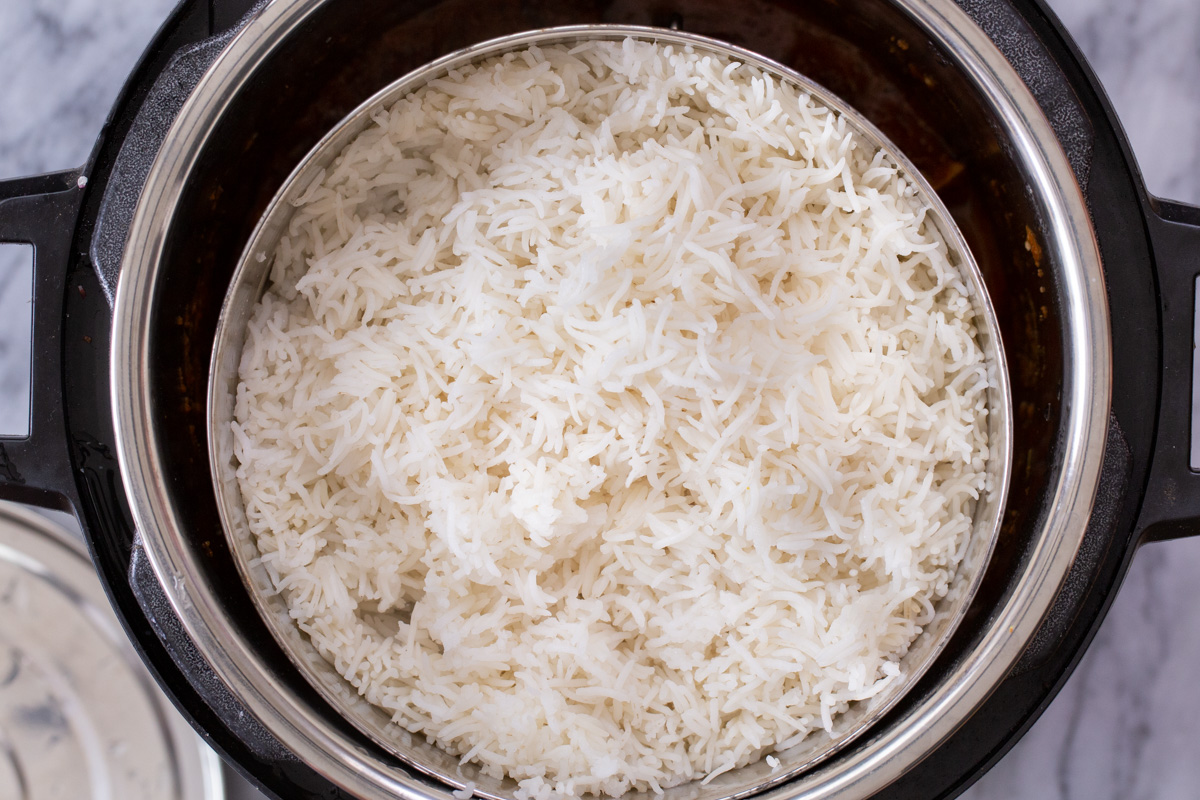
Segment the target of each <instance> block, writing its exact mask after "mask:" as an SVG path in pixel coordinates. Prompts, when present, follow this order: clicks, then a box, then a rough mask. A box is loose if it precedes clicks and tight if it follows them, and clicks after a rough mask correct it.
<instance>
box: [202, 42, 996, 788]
mask: <svg viewBox="0 0 1200 800" xmlns="http://www.w3.org/2000/svg"><path fill="white" fill-rule="evenodd" d="M627 37H632V38H635V39H638V40H643V41H650V42H655V43H657V44H659V45H661V46H667V45H674V46H676V47H692V48H694V49H695V50H696V51H699V52H710V53H713V54H714V55H718V56H722V57H727V58H729V59H731V60H734V61H740V62H744V63H748V64H750V65H753V66H756V67H758V68H760V69H762V70H763V71H765V72H767V73H769V74H773V75H775V76H776V77H777V78H779V79H781V80H786V81H789V82H791V83H792V84H793V85H795V86H797V87H799V88H800V89H801V90H802V91H803V92H805V93H807V94H809V95H810V96H812V97H813V99H814V100H815V101H816V102H818V103H819V104H821V105H823V106H826V107H827V108H830V109H833V110H835V111H837V112H838V113H839V114H840V115H841V116H842V117H843V118H844V119H845V120H846V121H847V122H848V123H849V125H850V126H851V127H852V128H853V129H854V131H855V133H856V135H857V136H858V137H859V138H860V140H861V141H862V142H863V143H864V144H865V145H866V146H867V147H869V148H872V149H881V150H883V151H884V152H886V153H887V154H888V156H889V157H890V158H891V159H892V160H893V161H895V162H896V163H897V164H898V165H899V166H900V169H901V171H902V173H903V174H904V176H905V178H906V179H907V180H909V181H910V182H911V183H912V184H914V185H915V186H916V187H917V189H918V193H919V198H920V201H921V202H922V204H924V205H926V206H928V209H929V210H928V212H927V216H926V219H927V220H928V221H929V222H930V224H932V225H934V226H935V228H936V229H937V230H938V231H939V233H940V235H941V237H942V239H943V240H944V241H945V242H946V243H947V247H948V249H949V252H950V256H951V261H952V262H953V263H955V265H956V266H957V267H958V269H959V271H960V272H961V273H962V275H963V278H964V280H965V283H966V284H967V286H968V288H969V289H970V291H971V298H972V302H973V303H974V310H975V315H976V320H977V324H978V327H979V333H978V340H979V342H980V344H981V346H982V348H983V350H984V353H985V357H986V363H987V368H988V374H989V378H990V383H991V388H990V391H989V394H988V439H989V443H990V456H989V460H988V484H989V486H990V491H989V492H988V493H987V494H985V495H984V496H983V497H981V498H980V501H979V503H978V504H977V506H976V511H975V518H974V526H973V530H972V533H971V536H970V538H969V541H968V543H967V547H966V549H965V553H964V558H963V562H962V563H961V565H960V566H959V569H958V571H957V573H956V575H955V577H954V580H953V582H952V584H951V590H950V592H949V594H947V596H946V597H944V598H942V599H941V600H940V601H939V602H938V603H937V604H936V606H935V612H936V615H935V618H934V620H933V621H932V622H931V623H930V624H929V625H927V626H925V630H924V632H923V633H922V634H921V636H920V637H918V639H917V640H916V641H915V642H914V644H913V646H912V648H911V649H910V650H909V652H908V653H907V654H906V655H905V656H904V658H903V659H902V660H901V662H900V665H901V669H902V671H903V676H904V677H903V679H902V680H898V681H896V682H895V683H893V684H891V685H890V686H889V687H887V689H886V690H885V691H883V692H881V693H880V694H878V695H876V696H875V697H873V698H872V699H870V700H869V701H866V702H859V703H855V704H854V705H852V706H851V708H850V710H849V711H847V712H846V713H844V714H842V715H840V716H839V717H837V718H836V721H835V725H834V728H833V730H832V731H831V732H826V731H823V730H822V731H818V732H815V733H813V734H811V735H810V736H809V737H807V738H806V739H805V740H804V741H803V742H802V743H801V744H798V745H796V746H794V747H792V748H790V749H788V750H783V751H779V752H775V753H774V754H775V756H776V757H777V758H778V759H779V760H780V762H781V766H780V768H779V769H772V768H771V767H770V766H768V765H767V764H765V763H761V762H760V763H757V764H752V765H748V766H746V767H744V768H742V769H738V770H733V771H731V772H728V773H725V774H723V775H720V776H718V777H717V778H715V779H714V780H712V781H710V782H709V783H707V784H705V785H699V784H698V783H697V784H696V785H687V786H681V787H679V788H678V789H676V790H673V791H671V792H668V794H669V795H671V796H672V797H674V796H680V797H682V796H688V797H693V796H694V797H698V798H705V800H707V799H708V798H713V800H716V799H717V798H731V797H740V796H744V795H746V794H749V793H752V792H756V791H760V790H761V789H763V788H766V787H769V786H774V785H777V784H780V783H783V782H786V781H788V780H790V779H791V778H792V777H794V776H795V775H796V774H798V773H799V772H801V771H803V770H805V769H807V768H809V767H811V766H812V765H813V764H815V763H817V762H819V761H820V760H822V759H824V758H827V757H828V756H830V755H832V754H833V753H834V752H836V751H837V750H839V749H840V748H842V747H844V746H845V745H847V744H848V743H849V742H851V741H852V740H853V739H854V738H855V737H857V736H859V735H860V734H861V733H863V731H865V730H866V729H867V728H868V727H869V726H870V725H871V723H873V722H874V721H875V720H877V719H878V718H879V717H881V716H882V715H883V714H885V713H886V712H887V711H888V710H890V709H891V708H892V707H893V706H894V705H895V704H896V702H897V701H898V700H899V699H900V698H901V697H903V695H904V693H905V692H906V691H907V690H908V689H909V687H911V686H912V685H913V684H915V683H916V682H917V681H918V680H919V679H920V678H921V676H922V675H924V673H925V672H926V670H927V669H928V667H929V665H930V664H931V663H932V662H933V660H934V659H935V658H936V657H937V655H938V654H939V653H940V652H941V651H942V649H943V648H944V646H945V644H946V642H947V640H948V639H949V637H950V636H951V635H952V634H953V632H954V630H955V628H956V627H957V626H958V623H959V622H960V620H961V619H962V617H963V614H964V613H965V612H966V610H967V608H968V606H969V605H970V602H971V599H972V598H973V597H974V595H975V590H976V589H977V588H978V586H979V582H980V580H981V578H982V576H983V572H984V568H985V566H986V564H987V560H988V557H989V556H990V554H991V551H992V548H993V546H994V545H995V542H996V538H997V534H998V529H999V525H1000V519H1001V515H1002V511H1003V508H1004V498H1005V494H1006V492H1007V487H1008V480H1009V472H1010V470H1009V452H1010V451H1011V439H1012V430H1011V426H1010V420H1011V416H1012V409H1011V403H1010V395H1009V388H1008V370H1007V366H1006V362H1005V358H1004V353H1003V349H1002V347H1001V341H1000V330H999V325H998V324H997V321H996V315H995V311H994V310H993V308H992V304H991V301H990V299H989V297H988V294H987V291H986V287H985V286H984V282H983V278H982V276H981V275H980V273H979V268H978V266H977V265H976V263H975V261H974V259H973V258H972V257H971V253H970V250H969V248H968V247H967V244H966V241H965V240H964V239H963V236H962V233H961V232H960V231H959V230H958V227H957V226H956V225H955V224H954V221H953V219H952V218H951V216H950V214H949V212H948V211H947V210H946V208H945V206H944V205H943V204H942V203H941V201H940V200H939V199H938V197H937V195H936V194H935V193H934V191H933V189H932V187H930V186H929V184H928V182H927V181H926V180H925V178H924V177H922V176H921V174H920V173H919V172H918V171H917V169H916V168H915V167H914V166H913V165H912V164H911V163H910V162H909V161H908V159H907V158H906V157H905V156H904V155H903V154H902V153H900V152H899V150H898V149H897V148H896V147H895V146H894V145H893V144H892V143H891V142H889V141H888V140H887V139H886V137H884V135H883V134H882V133H881V132H880V131H879V130H878V129H877V128H875V127H874V126H873V125H871V123H869V122H868V121H867V120H866V119H864V118H863V117H862V116H861V115H860V114H858V112H856V111H855V110H854V109H852V108H850V107H849V106H848V105H847V104H846V103H845V102H843V101H842V100H840V99H839V98H837V97H835V96H833V95H832V94H831V93H830V92H828V91H827V90H825V89H824V88H822V87H820V86H818V85H816V84H815V83H813V82H812V81H811V80H809V79H807V78H805V77H803V76H802V75H799V74H798V73H796V72H794V71H792V70H790V69H788V68H787V67H785V66H783V65H781V64H778V63H775V62H772V61H769V60H767V59H765V58H763V57H761V56H758V55H756V54H754V53H751V52H749V51H746V50H744V49H741V48H737V47H733V46H731V45H728V44H725V43H723V42H718V41H715V40H713V39H709V38H705V37H702V36H697V35H695V34H690V33H685V32H681V31H670V30H662V29H655V28H644V27H637V26H621V25H586V26H572V27H565V28H554V29H549V30H539V31H530V32H527V33H521V34H517V35H514V36H506V37H503V38H500V39H496V40H493V41H489V42H484V43H481V44H479V45H477V46H475V47H470V48H467V49H465V50H462V51H459V52H456V53H452V54H450V55H448V56H445V57H444V58H441V59H438V60H437V61H434V62H432V63H430V64H429V65H427V66H425V67H423V68H421V69H418V70H416V71H415V72H412V73H410V74H408V75H406V76H404V77H402V78H401V79H399V80H398V81H396V82H395V83H393V84H392V85H391V86H388V87H387V88H385V89H383V90H382V91H380V92H378V93H377V94H376V95H375V96H373V97H371V98H370V99H368V100H367V101H366V102H364V103H363V104H362V105H360V106H359V107H358V108H357V109H356V110H355V111H354V112H353V113H351V114H350V115H349V116H348V117H347V118H346V119H345V120H343V121H342V123H340V124H339V125H337V126H336V127H335V128H334V129H333V130H332V131H331V132H330V133H329V134H328V135H327V136H326V137H325V138H324V139H322V140H321V141H320V142H319V143H318V144H317V146H316V147H315V148H313V150H312V151H311V152H310V153H309V154H308V156H307V157H306V158H305V159H304V160H303V162H301V164H300V165H299V166H298V167H297V168H296V169H295V170H294V171H293V172H292V174H291V175H290V176H289V177H288V179H287V181H286V182H285V183H284V185H283V187H282V188H280V190H279V191H278V193H277V194H276V195H275V197H274V199H273V200H272V201H271V204H270V206H269V207H268V210H267V213H266V214H265V215H264V216H263V218H262V220H261V222H260V223H259V225H258V227H257V228H256V229H255V231H254V234H253V236H252V237H251V240H250V242H249V243H248V244H247V246H246V249H245V251H244V252H243V254H242V258H241V261H240V263H239V264H238V267H237V270H236V272H235V273H234V276H233V279H232V282H231V284H230V287H229V290H228V293H227V295H226V301H225V306H224V309H223V311H222V314H221V318H220V321H219V322H218V325H217V333H216V339H215V342H214V346H213V357H212V360H211V374H210V377H209V395H208V422H209V426H208V435H209V454H210V460H211V466H212V471H213V483H214V486H215V488H216V492H217V498H218V504H219V508H220V512H221V515H222V519H223V523H224V528H225V531H226V534H227V536H228V542H229V547H230V549H231V551H232V552H233V554H234V558H235V561H236V563H237V567H238V570H239V572H240V573H241V575H242V578H243V580H244V581H245V582H246V583H247V585H248V586H250V587H251V590H252V591H251V596H252V598H253V600H254V602H255V604H256V606H257V607H258V610H259V613H260V614H262V616H263V618H264V620H266V622H267V624H268V626H269V628H270V630H271V632H272V634H273V635H274V636H275V638H276V639H277V640H278V642H279V644H280V645H281V647H282V648H283V649H284V651H285V652H286V653H287V654H288V656H289V658H290V659H291V660H292V662H293V664H294V665H295V666H296V668H297V669H299V670H300V671H301V672H302V673H303V674H304V676H305V678H306V679H307V680H308V681H309V682H310V683H311V684H312V685H313V686H314V687H315V688H316V689H317V690H318V691H319V692H320V693H321V695H322V696H323V697H324V698H325V700H326V701H327V702H329V703H330V704H331V705H332V706H334V707H335V708H338V709H340V710H342V712H343V713H344V714H345V716H346V718H347V719H348V720H349V721H350V722H351V723H352V724H353V725H354V726H355V727H357V728H358V729H359V730H361V731H362V732H363V733H365V734H367V735H368V736H369V737H371V738H372V739H373V740H374V741H375V742H377V743H378V744H380V745H381V746H383V747H385V748H387V749H388V750H390V751H391V752H393V753H394V754H396V755H397V756H399V757H400V758H402V759H404V760H405V761H407V762H408V763H409V764H411V765H412V766H414V767H416V768H417V769H420V770H422V771H424V772H427V773H429V774H430V775H431V776H433V777H436V778H438V779H439V780H441V781H442V782H444V783H446V784H449V785H451V786H454V787H456V788H461V787H462V786H464V785H465V784H466V783H468V782H469V783H471V784H474V786H475V793H476V794H477V795H480V796H485V797H489V798H494V799H495V800H501V798H509V797H511V796H512V793H513V791H514V790H515V789H516V784H515V783H514V782H512V781H511V780H505V781H499V780H497V779H495V778H492V777H490V776H488V775H484V774H482V773H481V772H480V771H479V770H478V769H477V768H476V767H475V765H473V764H460V763H459V760H458V758H456V757H453V756H450V755H448V754H446V753H445V752H444V751H442V750H440V749H438V748H437V747H435V746H432V745H430V744H429V743H427V742H426V741H425V739H424V738H423V737H421V736H413V735H411V734H408V733H407V732H405V731H404V730H403V729H401V728H400V727H399V726H397V725H394V724H391V723H390V722H389V720H390V715H389V714H388V713H387V712H386V711H384V710H382V709H380V708H378V707H376V706H372V705H370V704H369V703H367V701H366V700H364V699H363V698H362V697H360V696H359V695H358V694H357V692H356V691H355V690H354V689H353V687H351V686H350V685H349V684H348V683H347V682H346V681H345V680H344V679H343V678H342V677H341V675H339V674H338V672H337V670H336V669H335V668H334V667H333V666H332V665H331V664H330V663H329V662H327V661H326V660H324V659H323V658H322V657H321V656H320V654H319V653H318V652H317V650H316V648H315V647H313V645H312V644H311V642H310V641H309V640H308V638H307V637H306V636H305V635H303V634H302V633H301V632H300V630H299V629H298V628H297V626H296V624H295V623H294V621H293V620H292V618H291V617H290V615H289V613H288V609H287V605H286V603H285V602H284V600H283V597H282V596H281V595H280V594H278V593H276V592H275V591H274V589H273V587H272V584H271V580H270V577H269V575H268V574H267V570H266V569H265V568H264V567H263V566H262V565H261V564H260V563H259V562H258V561H257V560H256V559H257V556H258V555H259V553H258V550H257V548H256V546H255V544H254V541H253V537H252V535H251V534H250V532H249V530H248V527H247V522H246V517H245V512H244V509H243V502H242V497H241V493H240V491H239V489H238V483H237V479H236V476H235V474H234V473H235V469H236V461H235V458H234V455H233V434H232V431H231V423H232V422H233V406H234V398H235V396H236V391H237V383H238V377H237V370H238V362H239V360H240V358H241V353H242V348H243V346H244V343H245V336H246V324H247V321H248V320H249V318H250V316H251V313H252V312H253V309H254V306H255V304H256V303H257V301H258V300H259V298H261V297H262V294H263V292H264V291H265V290H266V288H267V286H268V276H269V273H270V270H271V266H272V263H273V255H274V253H275V250H276V246H277V245H278V242H279V239H280V237H281V236H282V235H283V233H284V231H285V230H286V229H287V226H288V223H289V221H290V220H291V218H292V215H293V212H294V210H295V206H294V204H293V203H294V201H295V200H296V199H297V198H299V197H300V196H301V195H302V194H303V193H304V191H305V190H306V189H307V188H308V187H309V186H310V185H311V183H312V181H313V180H315V179H317V178H318V174H319V173H320V172H321V171H322V170H324V169H326V168H327V167H329V166H330V165H331V163H332V162H333V161H334V159H335V158H336V157H337V156H338V155H340V154H341V152H342V151H343V150H344V149H345V147H346V146H347V145H348V144H349V143H350V142H351V141H352V140H353V139H354V137H356V136H357V135H358V134H359V133H361V132H362V131H363V130H364V129H366V128H367V127H368V126H369V125H370V124H371V123H372V117H373V116H374V115H375V114H376V113H377V112H379V111H380V110H382V109H386V108H388V107H390V106H391V105H393V104H394V103H395V102H397V101H398V100H400V99H401V98H403V97H405V96H406V95H408V94H410V93H411V92H412V91H414V90H415V89H417V88H419V87H421V86H423V85H425V84H426V83H427V82H428V81H430V80H434V79H436V78H440V77H442V76H444V75H446V74H447V73H448V72H450V71H451V70H454V69H457V68H461V67H463V66H465V65H467V64H471V63H476V62H479V61H481V60H484V59H487V58H491V57H494V56H498V55H501V54H503V53H506V52H510V51H513V50H522V49H526V48H528V47H531V46H536V45H555V44H568V45H569V44H574V43H578V42H580V41H586V40H617V41H619V40H622V39H625V38H627Z"/></svg>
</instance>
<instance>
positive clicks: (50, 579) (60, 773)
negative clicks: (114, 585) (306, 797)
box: [0, 504, 225, 800]
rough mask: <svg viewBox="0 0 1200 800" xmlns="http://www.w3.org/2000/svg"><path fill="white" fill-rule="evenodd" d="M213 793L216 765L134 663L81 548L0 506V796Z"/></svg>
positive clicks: (153, 797)
mask: <svg viewBox="0 0 1200 800" xmlns="http://www.w3.org/2000/svg"><path fill="white" fill-rule="evenodd" d="M224 796H225V788H224V783H223V779H222V776H221V764H220V760H219V759H218V758H217V756H216V754H214V753H213V752H212V751H211V750H210V749H209V748H208V747H207V746H206V745H205V744H204V742H203V741H202V740H201V739H200V738H199V737H198V736H197V735H196V734H195V732H193V731H192V729H191V728H190V727H189V726H188V724H187V723H186V722H185V721H184V720H183V718H182V717H180V716H179V714H178V712H177V711H175V709H174V708H173V707H172V706H171V705H170V703H169V702H168V701H167V700H166V698H165V697H164V696H163V695H162V693H161V692H160V691H159V689H158V687H157V686H156V685H155V684H154V681H153V680H152V679H151V677H150V675H149V674H148V673H147V672H146V670H145V668H144V667H143V666H142V664H141V662H140V661H139V660H138V658H137V655H136V654H135V653H134V651H133V649H132V647H130V645H129V643H128V641H127V640H126V638H125V635H124V633H123V632H122V630H121V626H120V624H119V623H118V622H117V618H116V617H115V616H114V615H113V612H112V610H111V609H110V608H109V605H108V600H107V598H105V596H104V590H103V589H102V588H101V586H100V582H99V580H98V579H97V578H96V576H95V574H94V572H93V570H92V564H91V561H89V559H88V556H87V553H86V552H85V551H84V550H83V546H82V544H81V543H79V541H78V540H77V539H76V538H75V537H73V536H72V535H71V534H70V533H68V532H67V531H65V530H63V529H62V528H59V527H58V526H56V525H54V524H52V523H50V522H49V521H47V520H46V519H44V518H43V517H40V516H38V515H36V514H33V513H32V512H29V511H26V510H24V509H22V508H20V507H19V506H13V505H9V504H0V798H14V800H15V799H17V798H19V799H20V800H51V798H54V799H55V800H60V799H61V800H84V799H85V798H95V799H96V800H100V798H105V799H106V800H107V798H120V799H121V800H142V798H145V800H220V798H223V797H224Z"/></svg>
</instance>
